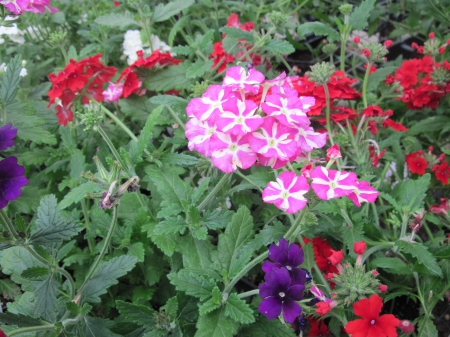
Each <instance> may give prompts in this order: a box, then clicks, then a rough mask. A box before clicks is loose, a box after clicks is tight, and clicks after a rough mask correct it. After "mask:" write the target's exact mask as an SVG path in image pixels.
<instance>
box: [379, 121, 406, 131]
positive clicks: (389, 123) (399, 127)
mask: <svg viewBox="0 0 450 337" xmlns="http://www.w3.org/2000/svg"><path fill="white" fill-rule="evenodd" d="M382 125H383V127H384V128H387V127H390V128H392V129H394V130H395V131H399V132H407V131H408V129H407V128H406V127H405V126H404V125H403V124H402V123H400V122H395V121H393V120H392V119H390V118H388V119H385V120H384V121H383V123H382Z"/></svg>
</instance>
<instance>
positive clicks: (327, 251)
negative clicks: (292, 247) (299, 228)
mask: <svg viewBox="0 0 450 337" xmlns="http://www.w3.org/2000/svg"><path fill="white" fill-rule="evenodd" d="M303 242H305V243H309V242H312V244H313V250H314V260H315V261H316V263H317V267H319V269H320V270H321V271H323V272H324V273H325V275H327V274H329V273H331V274H339V271H338V269H337V268H336V267H335V266H334V265H333V264H332V263H331V261H330V260H329V259H328V258H329V257H330V256H331V255H333V253H334V250H333V249H332V248H331V246H330V244H329V243H328V242H327V240H325V239H322V238H313V239H312V240H311V239H308V238H303Z"/></svg>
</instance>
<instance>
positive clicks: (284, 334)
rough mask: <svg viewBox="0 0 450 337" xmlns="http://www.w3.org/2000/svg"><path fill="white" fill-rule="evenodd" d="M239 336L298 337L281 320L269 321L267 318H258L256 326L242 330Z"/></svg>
mask: <svg viewBox="0 0 450 337" xmlns="http://www.w3.org/2000/svg"><path fill="white" fill-rule="evenodd" d="M238 335H239V336H245V337H261V336H270V337H296V336H297V335H296V334H295V330H294V329H292V328H291V327H290V326H289V325H288V324H283V323H281V322H280V320H279V319H274V320H271V321H269V320H268V319H267V318H265V317H258V318H257V320H256V323H255V324H252V325H249V326H246V327H243V328H241V330H239V333H238Z"/></svg>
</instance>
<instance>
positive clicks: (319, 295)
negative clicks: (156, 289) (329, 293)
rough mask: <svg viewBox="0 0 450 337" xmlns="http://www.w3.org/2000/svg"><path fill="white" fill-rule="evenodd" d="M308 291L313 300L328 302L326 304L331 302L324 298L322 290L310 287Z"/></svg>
mask: <svg viewBox="0 0 450 337" xmlns="http://www.w3.org/2000/svg"><path fill="white" fill-rule="evenodd" d="M309 291H310V292H311V294H313V295H314V297H315V298H317V299H318V300H320V301H321V302H328V303H331V302H333V300H332V299H330V298H327V297H325V294H324V293H323V291H322V290H320V288H319V287H316V286H312V287H311V288H309Z"/></svg>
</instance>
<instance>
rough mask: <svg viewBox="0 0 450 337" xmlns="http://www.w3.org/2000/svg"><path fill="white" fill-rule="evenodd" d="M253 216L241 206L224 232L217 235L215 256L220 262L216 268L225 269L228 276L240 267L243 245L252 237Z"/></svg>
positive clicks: (236, 271)
mask: <svg viewBox="0 0 450 337" xmlns="http://www.w3.org/2000/svg"><path fill="white" fill-rule="evenodd" d="M253 234H254V232H253V218H252V217H251V215H250V211H249V210H248V208H246V207H241V208H239V210H238V211H237V213H236V214H234V215H233V218H232V219H231V223H230V224H229V225H228V227H227V229H226V230H225V233H224V234H220V235H219V243H218V245H217V257H218V263H219V264H220V266H219V268H218V269H217V270H223V269H225V270H226V271H227V272H228V276H229V277H233V276H235V275H236V274H237V273H238V272H239V271H240V269H241V267H242V260H241V261H239V260H238V259H239V257H240V255H241V254H243V253H244V252H243V249H242V248H243V247H244V245H245V244H246V243H247V242H249V241H250V240H251V239H252V238H253Z"/></svg>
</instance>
